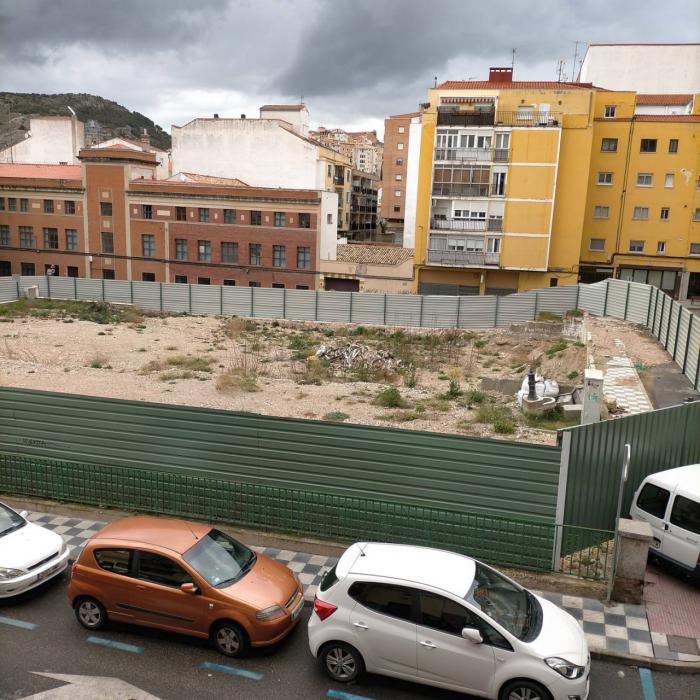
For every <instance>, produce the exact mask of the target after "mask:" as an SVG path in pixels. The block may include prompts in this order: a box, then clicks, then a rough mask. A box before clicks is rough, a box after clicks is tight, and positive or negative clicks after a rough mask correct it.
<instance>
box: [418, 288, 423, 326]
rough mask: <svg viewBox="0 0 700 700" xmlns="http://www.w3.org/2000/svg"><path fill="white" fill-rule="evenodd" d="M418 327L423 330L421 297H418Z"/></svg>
mask: <svg viewBox="0 0 700 700" xmlns="http://www.w3.org/2000/svg"><path fill="white" fill-rule="evenodd" d="M418 326H419V327H420V328H423V295H422V294H421V295H420V311H419V312H418Z"/></svg>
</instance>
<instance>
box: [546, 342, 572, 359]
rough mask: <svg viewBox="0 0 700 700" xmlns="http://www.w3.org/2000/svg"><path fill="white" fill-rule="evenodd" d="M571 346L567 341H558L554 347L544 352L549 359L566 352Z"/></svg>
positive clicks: (551, 346)
mask: <svg viewBox="0 0 700 700" xmlns="http://www.w3.org/2000/svg"><path fill="white" fill-rule="evenodd" d="M568 347H569V344H568V343H567V342H566V341H565V340H558V341H557V342H556V343H554V345H550V346H549V347H548V348H547V349H546V350H545V351H544V352H545V354H546V355H547V357H550V358H552V357H554V356H555V355H556V354H557V353H560V352H564V350H566V348H568Z"/></svg>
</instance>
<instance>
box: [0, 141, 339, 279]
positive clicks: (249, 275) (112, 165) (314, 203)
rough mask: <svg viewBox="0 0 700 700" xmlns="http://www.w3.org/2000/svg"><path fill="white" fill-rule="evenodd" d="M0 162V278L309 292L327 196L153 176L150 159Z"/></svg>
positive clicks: (329, 251)
mask: <svg viewBox="0 0 700 700" xmlns="http://www.w3.org/2000/svg"><path fill="white" fill-rule="evenodd" d="M80 160H81V165H79V166H56V165H32V166H30V165H14V164H13V165H9V164H8V165H1V166H0V274H2V275H3V276H5V275H11V274H22V275H33V274H45V272H46V270H48V269H49V268H53V270H52V273H53V274H55V275H57V276H70V277H88V278H103V279H122V280H143V281H157V282H178V283H186V282H189V283H199V284H227V285H239V286H251V287H258V286H262V287H280V288H281V287H284V288H289V289H295V288H296V289H315V288H317V286H318V282H319V274H320V273H319V268H320V262H321V260H324V259H325V260H333V259H335V254H336V245H337V231H336V223H335V222H336V213H337V201H336V200H337V196H336V195H335V193H329V192H324V191H318V190H292V189H284V188H274V189H267V188H261V187H245V186H230V185H220V184H210V183H201V182H181V181H162V180H156V179H155V178H154V177H153V176H154V173H155V169H156V167H157V160H156V157H155V155H154V154H152V153H149V152H145V151H136V150H131V149H123V148H116V147H114V148H91V149H83V150H82V151H81V152H80Z"/></svg>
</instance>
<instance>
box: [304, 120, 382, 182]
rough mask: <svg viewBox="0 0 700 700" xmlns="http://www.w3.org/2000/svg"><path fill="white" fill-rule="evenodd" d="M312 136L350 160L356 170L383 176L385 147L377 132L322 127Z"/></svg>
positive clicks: (313, 132) (312, 133)
mask: <svg viewBox="0 0 700 700" xmlns="http://www.w3.org/2000/svg"><path fill="white" fill-rule="evenodd" d="M310 134H311V136H312V137H313V138H314V139H316V140H317V141H318V142H319V143H322V144H323V145H324V146H327V147H328V148H332V149H333V150H334V151H337V152H338V153H342V154H343V155H344V156H346V157H347V158H350V162H351V163H352V166H353V167H354V168H356V169H358V170H362V171H364V172H366V173H370V174H371V175H374V176H376V177H380V176H381V169H382V154H383V150H384V146H383V144H382V142H381V141H380V140H379V139H378V138H377V132H376V131H345V129H326V128H325V127H323V126H320V127H319V128H318V131H312V132H310Z"/></svg>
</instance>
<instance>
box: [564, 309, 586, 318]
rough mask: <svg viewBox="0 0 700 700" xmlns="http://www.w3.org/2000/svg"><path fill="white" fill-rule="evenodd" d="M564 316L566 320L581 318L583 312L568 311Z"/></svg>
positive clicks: (577, 310)
mask: <svg viewBox="0 0 700 700" xmlns="http://www.w3.org/2000/svg"><path fill="white" fill-rule="evenodd" d="M564 316H565V317H566V318H581V316H583V311H581V309H569V310H568V311H567V312H566V313H565V314H564Z"/></svg>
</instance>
